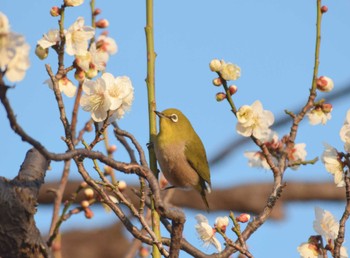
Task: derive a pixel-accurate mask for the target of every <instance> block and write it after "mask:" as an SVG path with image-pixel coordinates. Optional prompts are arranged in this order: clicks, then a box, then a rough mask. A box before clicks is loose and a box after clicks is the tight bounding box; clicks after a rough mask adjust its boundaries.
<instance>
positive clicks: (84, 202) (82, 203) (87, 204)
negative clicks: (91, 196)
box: [80, 200, 90, 209]
mask: <svg viewBox="0 0 350 258" xmlns="http://www.w3.org/2000/svg"><path fill="white" fill-rule="evenodd" d="M80 206H81V207H82V208H84V209H86V208H87V207H89V206H90V203H89V201H87V200H84V201H81V203H80Z"/></svg>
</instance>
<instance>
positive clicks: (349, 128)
mask: <svg viewBox="0 0 350 258" xmlns="http://www.w3.org/2000/svg"><path fill="white" fill-rule="evenodd" d="M339 134H340V139H341V140H342V141H343V142H344V143H345V145H344V149H345V151H346V152H348V153H350V110H348V112H347V113H346V118H345V122H344V125H343V126H342V128H341V129H340V133H339Z"/></svg>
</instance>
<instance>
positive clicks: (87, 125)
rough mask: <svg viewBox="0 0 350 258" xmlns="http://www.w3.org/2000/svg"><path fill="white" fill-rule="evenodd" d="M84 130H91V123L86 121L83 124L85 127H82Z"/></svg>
mask: <svg viewBox="0 0 350 258" xmlns="http://www.w3.org/2000/svg"><path fill="white" fill-rule="evenodd" d="M84 130H85V131H86V132H91V131H92V125H91V123H89V122H88V123H86V124H85V127H84Z"/></svg>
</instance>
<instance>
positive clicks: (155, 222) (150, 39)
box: [145, 0, 161, 258]
mask: <svg viewBox="0 0 350 258" xmlns="http://www.w3.org/2000/svg"><path fill="white" fill-rule="evenodd" d="M145 33H146V44H147V78H146V84H147V93H148V117H149V133H150V138H149V140H150V142H151V143H152V142H154V137H155V136H156V134H157V125H156V122H157V121H156V114H155V113H154V111H155V110H156V100H155V59H156V53H155V52H154V34H153V0H146V27H145ZM149 163H150V168H151V170H152V171H153V173H154V174H155V176H156V177H157V178H158V172H157V160H156V156H155V153H154V150H153V149H152V148H149ZM151 206H152V207H151V208H152V212H151V215H152V230H153V232H154V233H155V235H156V237H157V239H161V234H160V218H159V214H158V213H157V211H156V209H155V205H154V201H153V200H152V204H151ZM152 256H153V258H158V257H161V254H160V252H159V249H158V247H157V246H156V245H155V244H154V245H153V251H152Z"/></svg>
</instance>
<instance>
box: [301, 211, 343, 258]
mask: <svg viewBox="0 0 350 258" xmlns="http://www.w3.org/2000/svg"><path fill="white" fill-rule="evenodd" d="M315 217H316V219H315V220H314V223H313V228H314V230H315V232H316V233H317V234H319V235H320V236H322V237H324V238H325V240H326V244H327V248H328V250H330V251H332V250H333V248H334V240H335V239H336V238H337V236H338V231H339V223H338V221H337V220H336V218H335V217H334V216H333V215H332V213H330V212H329V211H326V210H323V209H321V208H319V207H316V208H315ZM320 244H321V243H320V242H319V241H318V240H315V239H313V237H311V238H310V239H309V242H305V243H302V244H300V245H299V246H298V248H297V250H298V252H299V254H300V257H302V258H322V257H324V256H323V252H322V250H321V247H322V246H320ZM322 248H323V247H322ZM340 257H341V258H347V257H348V253H347V250H346V248H345V247H344V246H342V247H341V248H340Z"/></svg>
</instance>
